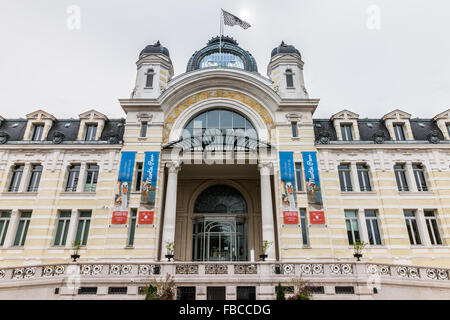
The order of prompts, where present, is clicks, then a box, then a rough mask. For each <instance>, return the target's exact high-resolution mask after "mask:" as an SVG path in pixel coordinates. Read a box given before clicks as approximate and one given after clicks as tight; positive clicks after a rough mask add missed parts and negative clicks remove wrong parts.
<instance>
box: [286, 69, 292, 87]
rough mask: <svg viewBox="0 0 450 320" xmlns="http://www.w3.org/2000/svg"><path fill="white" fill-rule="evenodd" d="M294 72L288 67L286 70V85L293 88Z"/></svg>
mask: <svg viewBox="0 0 450 320" xmlns="http://www.w3.org/2000/svg"><path fill="white" fill-rule="evenodd" d="M293 75H294V74H293V73H292V70H291V69H287V70H286V85H287V87H288V88H293V87H294V78H293Z"/></svg>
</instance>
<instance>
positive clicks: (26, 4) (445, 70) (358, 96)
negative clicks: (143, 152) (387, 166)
mask: <svg viewBox="0 0 450 320" xmlns="http://www.w3.org/2000/svg"><path fill="white" fill-rule="evenodd" d="M70 5H78V6H79V7H80V9H81V29H80V30H69V29H68V27H67V19H68V14H67V12H66V11H67V8H68V7H69V6H70ZM369 5H378V6H379V8H380V9H381V12H380V13H381V25H380V26H381V28H380V29H379V30H371V29H369V28H368V27H367V26H366V21H367V20H368V18H369V15H368V14H367V13H366V10H367V8H368V6H369ZM221 7H222V8H224V9H225V10H227V11H230V12H232V13H234V14H236V15H238V16H241V17H242V18H246V19H247V21H248V22H249V23H250V24H252V27H251V28H250V29H248V30H243V29H241V28H239V27H233V28H230V27H225V34H228V35H230V36H233V37H234V38H235V39H236V40H237V41H238V42H239V45H240V46H241V47H242V48H244V49H246V50H249V51H250V52H251V53H252V54H253V55H254V56H255V58H256V61H257V63H258V69H259V72H260V73H261V74H263V75H264V76H265V75H266V68H267V64H268V62H269V59H270V53H271V50H272V49H273V48H274V47H276V46H278V45H279V44H280V43H281V40H284V41H285V42H286V43H288V44H293V45H295V46H296V47H297V48H298V49H299V50H300V52H301V53H302V56H303V60H304V62H305V81H306V87H307V89H308V91H309V94H310V97H311V98H320V99H321V102H320V104H319V108H318V110H317V111H316V114H315V117H316V118H318V117H321V118H323V117H329V116H331V115H332V114H334V113H336V112H338V111H340V110H342V109H344V108H346V109H349V110H351V111H354V112H356V113H358V114H360V116H361V118H365V117H370V118H377V117H381V116H383V115H384V114H386V113H388V112H390V111H392V110H394V109H395V108H400V109H402V110H404V111H406V112H409V113H411V114H412V116H413V118H414V117H425V118H432V117H434V116H435V115H436V114H438V113H440V112H442V111H444V110H446V109H448V108H450V84H449V80H450V37H449V31H450V2H449V1H447V0H431V1H430V0H429V1H426V0H395V1H392V0H371V1H368V0H340V1H336V0H291V1H287V0H276V1H262V0H259V1H257V0H227V1H216V0H208V1H206V0H190V1H180V0H178V1H174V0H165V1H153V0H147V1H143V0H122V1H119V0H116V1H114V0H108V1H106V0H95V1H94V0H71V1H66V0H58V1H55V0H17V1H8V0H0V115H1V116H3V117H6V118H19V117H22V118H24V117H25V115H26V114H27V113H29V112H32V111H35V110H37V109H40V108H42V109H43V110H45V111H47V112H50V113H51V114H53V115H54V116H56V117H57V118H71V117H73V118H77V117H78V114H80V113H82V112H84V111H87V110H89V109H91V108H95V109H97V110H99V111H100V112H103V113H105V114H106V115H107V116H109V117H110V118H118V117H124V113H123V111H122V109H121V107H120V104H119V102H118V99H119V98H129V95H130V93H131V91H132V89H133V87H134V83H135V74H136V65H135V62H136V60H137V58H138V55H139V52H140V51H141V50H142V49H143V48H144V47H145V46H146V45H147V44H153V43H155V42H156V41H157V40H160V41H161V42H162V44H163V45H164V46H166V47H168V48H169V50H170V56H171V59H172V61H173V64H174V68H175V74H181V73H183V72H185V70H186V65H187V62H188V60H189V58H190V57H191V55H192V54H193V53H194V52H195V51H196V50H199V49H201V48H202V47H204V46H205V45H206V42H207V41H208V40H209V39H210V38H211V37H213V36H216V35H218V32H219V10H220V8H221Z"/></svg>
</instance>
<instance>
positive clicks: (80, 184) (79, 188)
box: [77, 162, 87, 192]
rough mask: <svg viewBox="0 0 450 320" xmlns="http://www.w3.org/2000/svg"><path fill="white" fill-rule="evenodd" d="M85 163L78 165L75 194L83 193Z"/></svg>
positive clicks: (85, 172)
mask: <svg viewBox="0 0 450 320" xmlns="http://www.w3.org/2000/svg"><path fill="white" fill-rule="evenodd" d="M86 167H87V164H86V162H82V163H81V165H80V174H79V175H78V184H77V192H84V185H85V183H86V174H87V171H86Z"/></svg>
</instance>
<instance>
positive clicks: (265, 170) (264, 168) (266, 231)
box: [259, 163, 296, 261]
mask: <svg viewBox="0 0 450 320" xmlns="http://www.w3.org/2000/svg"><path fill="white" fill-rule="evenodd" d="M271 170H272V163H260V164H259V172H260V174H261V222H262V238H263V240H267V241H269V242H270V243H271V246H270V247H269V249H268V250H267V252H266V254H267V260H269V261H274V260H275V259H276V256H275V228H274V227H275V226H274V219H273V207H272V188H271V185H270V173H271ZM294 196H296V195H294ZM260 245H262V244H260Z"/></svg>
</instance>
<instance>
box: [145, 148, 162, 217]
mask: <svg viewBox="0 0 450 320" xmlns="http://www.w3.org/2000/svg"><path fill="white" fill-rule="evenodd" d="M158 162H159V152H146V153H145V162H144V169H143V172H142V193H141V203H142V204H143V205H144V206H145V207H146V208H148V209H154V208H155V196H156V183H157V181H158Z"/></svg>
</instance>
